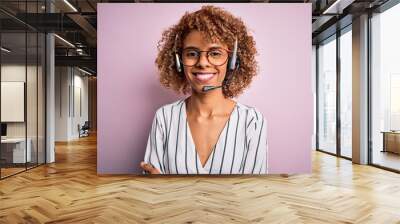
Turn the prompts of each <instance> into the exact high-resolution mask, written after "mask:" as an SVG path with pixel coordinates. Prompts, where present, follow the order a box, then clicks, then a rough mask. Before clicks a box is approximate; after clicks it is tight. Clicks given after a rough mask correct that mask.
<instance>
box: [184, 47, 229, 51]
mask: <svg viewBox="0 0 400 224" xmlns="http://www.w3.org/2000/svg"><path fill="white" fill-rule="evenodd" d="M183 49H194V50H200V48H198V47H194V46H188V47H185V48H183ZM212 49H225V48H224V47H223V46H211V47H209V48H208V49H207V50H212Z"/></svg>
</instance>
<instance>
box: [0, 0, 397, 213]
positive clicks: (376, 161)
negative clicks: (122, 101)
mask: <svg viewBox="0 0 400 224" xmlns="http://www.w3.org/2000/svg"><path fill="white" fill-rule="evenodd" d="M121 2H123V3H132V4H135V3H147V4H152V3H167V2H174V3H177V2H204V1H150V0H143V1H141V0H136V1H113V0H104V1H101V0H24V1H22V0H2V1H1V2H0V46H1V56H0V65H1V73H0V81H1V86H0V89H1V100H0V101H1V106H0V111H1V115H0V119H1V145H0V179H1V180H0V182H1V183H2V184H5V185H6V184H7V181H11V179H13V178H18V177H20V176H24V177H29V175H30V174H31V172H27V171H32V170H36V169H42V168H43V167H46V166H52V165H54V164H55V165H57V160H58V159H57V156H58V155H59V154H58V152H59V151H58V149H59V148H63V147H64V146H65V145H68V144H70V143H71V142H75V143H76V142H79V141H85V139H88V138H91V141H96V132H97V122H96V120H97V116H96V114H97V111H96V107H97V106H96V105H97V100H98V99H97V95H96V94H97V85H96V79H97V78H96V77H97V70H96V37H97V34H96V25H97V21H96V13H97V10H96V8H97V3H121ZM207 2H209V3H215V2H218V3H221V2H226V3H228V2H241V3H254V4H260V3H271V4H274V3H308V4H311V5H312V21H310V22H311V23H312V52H313V54H312V55H313V64H312V68H313V73H312V74H310V75H312V77H313V80H314V82H313V87H314V89H313V90H312V91H313V93H314V96H315V98H314V99H315V101H314V109H315V111H314V123H315V130H314V133H315V134H314V136H313V147H312V149H310V150H312V151H313V155H318V158H319V156H321V155H323V156H325V155H328V156H330V157H332V158H335V159H336V160H335V161H337V162H336V163H334V162H333V163H331V164H329V165H327V166H328V167H325V169H332V170H333V169H336V168H337V167H336V166H337V164H338V163H342V162H343V161H349V162H351V166H348V169H351V170H353V169H355V167H358V165H363V166H367V167H373V168H374V169H373V170H372V171H371V170H369V172H376V173H381V172H387V173H390V175H398V173H400V64H399V63H398V58H399V57H398V52H400V42H399V40H400V30H399V28H398V27H399V24H400V2H399V1H397V0H293V1H285V0H266V1H261V0H254V1H207ZM278 22H279V21H278ZM294 35H295V31H294ZM310 44H311V43H310ZM99 100H101V99H99ZM77 148H79V147H77ZM60 152H61V151H60ZM62 153H64V154H65V153H70V154H73V153H76V151H75V150H74V148H73V147H72V148H70V149H69V151H68V152H65V151H62ZM64 154H63V156H65V155H64ZM91 159H93V160H95V157H94V158H91ZM318 161H319V160H317V159H314V160H313V163H318ZM314 165H315V164H313V166H314ZM71 166H72V165H71ZM357 169H358V168H357ZM352 172H353V171H352ZM337 175H340V174H337ZM0 219H1V217H0Z"/></svg>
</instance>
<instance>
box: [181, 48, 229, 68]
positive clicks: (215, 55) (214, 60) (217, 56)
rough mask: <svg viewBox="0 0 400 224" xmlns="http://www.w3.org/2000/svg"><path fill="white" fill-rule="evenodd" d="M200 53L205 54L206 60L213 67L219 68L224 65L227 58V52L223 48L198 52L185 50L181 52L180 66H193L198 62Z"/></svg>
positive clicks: (191, 49) (192, 49) (190, 49)
mask: <svg viewBox="0 0 400 224" xmlns="http://www.w3.org/2000/svg"><path fill="white" fill-rule="evenodd" d="M202 52H206V53H207V54H206V55H207V60H208V62H210V64H212V65H214V66H220V65H223V64H225V63H226V61H227V60H228V56H229V52H230V51H229V50H227V49H224V48H214V49H211V50H208V51H199V50H197V49H194V48H186V49H183V51H182V64H183V65H185V66H194V65H196V64H197V63H198V62H199V60H200V56H201V53H202Z"/></svg>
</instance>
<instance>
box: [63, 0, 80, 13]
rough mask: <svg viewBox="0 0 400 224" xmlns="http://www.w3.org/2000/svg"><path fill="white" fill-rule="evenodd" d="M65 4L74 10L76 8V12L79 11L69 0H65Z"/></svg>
mask: <svg viewBox="0 0 400 224" xmlns="http://www.w3.org/2000/svg"><path fill="white" fill-rule="evenodd" d="M64 2H65V4H67V5H68V6H69V7H70V8H71V9H72V10H74V12H78V10H77V9H76V8H75V7H74V6H73V5H72V4H71V3H69V1H68V0H64Z"/></svg>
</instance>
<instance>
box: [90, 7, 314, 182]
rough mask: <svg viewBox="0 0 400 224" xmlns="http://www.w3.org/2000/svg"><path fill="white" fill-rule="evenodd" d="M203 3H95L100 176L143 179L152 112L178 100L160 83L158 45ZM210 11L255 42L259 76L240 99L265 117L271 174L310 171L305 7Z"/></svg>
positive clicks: (308, 27) (310, 112)
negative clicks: (239, 23) (235, 20)
mask: <svg viewBox="0 0 400 224" xmlns="http://www.w3.org/2000/svg"><path fill="white" fill-rule="evenodd" d="M201 5H204V4H182V3H176V4H166V3H162V4H153V3H134V4H115V3H113V4H110V3H103V4H98V6H99V7H98V60H97V61H98V65H97V67H98V79H97V83H98V133H97V134H98V147H97V148H98V149H97V150H98V151H97V152H98V153H97V172H98V173H99V174H125V173H136V174H139V173H141V169H140V167H139V162H140V161H142V160H143V157H144V152H145V147H146V143H147V138H148V134H149V131H150V126H151V122H152V119H153V116H154V113H155V111H156V109H157V108H159V107H160V106H162V105H164V104H167V103H170V102H172V101H175V100H177V99H179V98H181V97H182V96H178V95H175V94H174V93H173V92H172V91H171V90H166V89H164V88H163V87H161V85H160V84H159V82H158V74H157V70H156V67H155V64H154V61H155V58H156V54H157V48H156V46H157V42H158V41H159V39H160V38H161V33H162V31H163V30H164V29H166V28H167V27H169V26H171V25H173V24H175V23H177V22H178V20H179V18H180V17H181V16H182V15H183V14H184V13H185V12H186V11H194V10H198V9H199V8H200V6H201ZM208 5H210V4H208ZM212 5H218V6H221V7H223V8H225V9H226V10H228V11H230V12H231V13H233V14H234V15H236V16H239V17H241V18H242V19H243V21H244V22H245V23H246V24H247V26H248V27H249V28H250V31H251V33H252V35H253V36H254V37H255V40H256V44H257V49H258V52H259V55H258V56H257V60H258V62H259V66H260V70H259V75H258V76H257V77H256V78H255V79H254V81H253V83H252V84H251V86H250V89H248V90H247V91H246V92H245V93H244V94H243V95H242V96H240V97H239V98H238V101H239V102H241V103H243V104H247V105H251V106H254V107H256V108H257V109H259V110H260V111H261V112H262V113H263V114H264V116H265V117H266V119H267V125H268V126H267V138H268V142H269V143H268V146H269V151H268V155H267V158H268V166H269V171H270V173H309V172H311V148H312V134H313V113H314V110H313V95H312V79H311V4H301V3H300V4H265V3H243V4H238V3H235V4H212Z"/></svg>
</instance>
